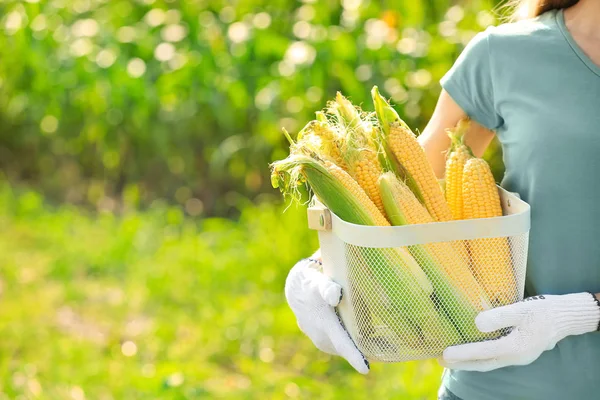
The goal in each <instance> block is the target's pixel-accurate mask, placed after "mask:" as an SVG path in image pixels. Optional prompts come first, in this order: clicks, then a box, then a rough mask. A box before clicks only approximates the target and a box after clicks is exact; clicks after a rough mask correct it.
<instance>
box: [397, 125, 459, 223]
mask: <svg viewBox="0 0 600 400" xmlns="http://www.w3.org/2000/svg"><path fill="white" fill-rule="evenodd" d="M388 145H389V147H390V149H391V151H392V153H393V154H394V156H395V157H396V159H397V160H398V162H399V163H400V164H401V165H402V167H403V168H404V169H405V170H406V172H407V173H408V175H409V176H410V179H412V181H413V182H414V184H415V185H416V189H417V190H418V192H419V193H418V195H419V196H420V197H421V198H422V200H423V202H424V204H425V207H427V210H428V211H429V213H430V214H431V216H432V217H433V219H434V220H435V221H450V220H452V213H451V212H450V207H448V203H446V199H445V198H444V194H443V193H442V189H441V188H440V185H439V183H438V181H437V178H436V176H435V173H434V172H433V168H432V167H431V164H429V161H428V160H427V156H426V155H425V152H424V151H423V148H422V147H421V145H420V144H419V142H417V138H416V137H415V135H414V133H413V132H412V131H410V130H409V129H407V128H406V127H405V126H402V125H400V124H392V125H391V126H390V133H389V135H388Z"/></svg>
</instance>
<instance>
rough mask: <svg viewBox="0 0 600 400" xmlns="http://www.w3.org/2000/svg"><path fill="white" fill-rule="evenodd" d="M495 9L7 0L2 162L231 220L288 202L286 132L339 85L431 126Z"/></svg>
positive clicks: (40, 181)
mask: <svg viewBox="0 0 600 400" xmlns="http://www.w3.org/2000/svg"><path fill="white" fill-rule="evenodd" d="M493 5H494V2H493V1H492V0H474V1H469V2H464V3H463V2H458V3H457V2H454V1H450V0H426V1H425V0H424V1H400V0H393V1H387V2H384V3H380V2H375V1H372V0H366V1H362V0H343V1H341V2H340V1H338V0H326V1H315V0H305V1H303V2H298V1H290V0H276V1H265V0H238V1H233V2H226V1H217V0H185V1H184V0H181V1H178V0H171V1H166V0H165V1H161V0H156V1H155V0H136V1H130V0H110V1H108V0H27V1H12V0H3V1H0V59H1V60H2V62H0V168H2V169H3V170H4V171H5V175H6V176H7V177H8V178H9V179H10V180H11V181H12V182H25V183H29V184H33V185H35V186H36V187H38V188H39V189H40V190H42V191H43V193H45V195H46V196H48V197H49V198H50V199H52V200H54V201H63V202H65V201H66V202H69V203H74V204H91V205H93V206H95V207H97V208H99V209H109V210H110V209H112V210H115V209H118V208H119V206H120V205H121V204H123V202H124V201H126V202H128V203H132V204H134V205H136V206H137V205H142V206H147V205H149V204H151V202H152V201H154V200H156V199H166V200H168V201H170V202H173V203H179V204H180V205H181V206H182V209H183V210H184V211H185V213H187V214H189V215H192V216H199V215H222V216H226V215H230V216H231V215H234V214H235V213H237V211H236V210H239V208H240V202H242V203H243V202H244V201H245V200H244V199H251V200H254V199H256V198H257V196H260V195H261V194H265V193H266V194H270V195H271V196H272V195H273V194H274V193H275V192H274V191H273V190H272V189H271V188H270V185H269V179H268V167H267V164H268V163H269V162H270V161H273V160H275V159H277V158H281V157H283V156H285V147H286V143H285V140H284V139H283V137H282V135H281V133H280V128H281V127H286V128H287V129H288V130H290V131H292V132H293V131H296V130H297V129H298V128H299V127H301V126H302V125H304V123H305V122H306V121H308V120H309V119H312V117H313V112H314V111H315V110H317V109H320V108H322V107H323V106H324V105H325V102H326V100H327V99H329V98H331V97H332V96H333V95H334V93H335V91H337V90H341V91H342V92H343V93H344V94H346V95H347V96H349V97H350V98H351V99H352V100H353V101H354V102H356V103H359V104H360V103H363V102H364V103H365V104H369V102H368V95H369V88H370V87H371V86H372V85H373V84H377V85H379V86H380V87H381V88H382V90H383V91H384V93H385V94H386V95H387V96H390V97H391V99H392V101H393V102H394V103H395V104H396V105H397V107H398V109H399V111H400V112H401V114H402V115H403V116H404V117H405V118H406V119H407V121H408V122H410V124H412V126H413V127H414V128H417V129H422V128H423V126H424V125H425V123H426V122H427V120H428V118H429V116H430V114H431V112H432V110H433V107H434V104H435V100H436V97H437V95H438V93H439V85H438V83H437V82H438V80H439V78H440V77H441V76H442V75H443V74H444V73H445V71H447V70H448V68H449V67H450V66H451V64H452V62H453V60H454V59H455V58H456V56H457V55H458V54H459V52H460V51H461V49H462V47H463V46H464V44H465V43H466V42H468V40H469V39H470V38H471V37H472V36H473V35H474V34H475V33H476V32H477V31H480V30H482V29H483V28H484V27H486V26H487V25H489V24H492V23H494V22H495V20H494V16H493V14H492V12H491V11H490V10H491V9H492V8H493ZM369 107H370V106H367V108H369ZM497 161H498V159H497V158H496V161H495V170H496V171H497V173H499V171H500V168H501V167H500V165H499V164H498V162H497ZM496 164H497V165H496ZM276 198H278V197H276ZM232 211H234V213H232Z"/></svg>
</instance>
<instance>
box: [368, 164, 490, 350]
mask: <svg viewBox="0 0 600 400" xmlns="http://www.w3.org/2000/svg"><path fill="white" fill-rule="evenodd" d="M379 188H380V190H381V195H382V198H383V204H384V206H385V209H386V211H387V215H388V218H389V220H390V221H391V222H392V224H393V225H407V224H426V223H432V222H434V220H433V218H432V217H431V215H429V213H428V212H427V210H426V209H425V208H424V207H423V206H422V205H421V204H420V203H419V201H418V199H417V198H416V197H415V195H414V194H413V193H412V191H411V190H410V188H408V186H407V185H406V184H404V183H403V182H402V181H401V180H399V179H398V178H397V177H396V176H395V175H394V174H393V173H392V172H386V173H384V174H383V175H382V176H381V178H380V179H379ZM408 248H409V250H410V252H411V253H412V254H413V256H414V257H415V259H417V260H418V261H420V265H421V266H422V268H423V270H424V271H425V273H426V274H427V276H428V277H429V279H430V280H431V282H432V284H433V286H434V291H435V294H436V296H437V298H438V299H439V300H440V303H441V305H442V307H444V309H445V310H446V312H447V313H448V315H449V317H450V318H451V319H452V320H453V322H454V323H455V324H456V327H457V329H458V330H459V331H460V332H461V333H462V334H463V336H464V337H465V338H469V339H473V338H474V337H479V336H481V335H480V333H479V331H478V330H477V328H476V326H475V316H476V315H477V313H478V312H479V311H481V310H484V309H487V308H489V307H490V304H489V302H488V300H487V298H486V294H485V292H484V291H483V289H482V288H481V286H480V285H479V283H478V282H477V280H476V279H475V278H474V277H473V275H472V273H471V271H470V270H469V267H468V265H467V264H466V263H465V262H464V259H463V258H462V257H461V255H460V254H459V253H457V252H456V251H455V248H454V247H453V246H452V244H451V243H447V242H440V243H429V244H424V245H413V246H408Z"/></svg>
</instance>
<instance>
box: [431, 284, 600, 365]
mask: <svg viewBox="0 0 600 400" xmlns="http://www.w3.org/2000/svg"><path fill="white" fill-rule="evenodd" d="M599 323H600V303H599V302H598V300H597V299H596V297H595V296H594V295H593V294H591V293H587V292H584V293H576V294H568V295H562V296H561V295H545V296H533V297H528V298H526V299H524V300H523V301H521V302H519V303H515V304H511V305H508V306H504V307H498V308H494V309H491V310H488V311H483V312H482V313H480V314H479V315H478V316H477V318H476V319H475V324H476V325H477V328H479V330H480V331H482V332H493V331H495V330H498V329H502V328H507V327H512V330H511V331H510V333H509V334H508V335H506V336H502V337H500V338H498V339H493V340H486V341H483V342H478V343H469V344H463V345H458V346H452V347H449V348H447V349H446V350H445V351H444V355H443V360H440V364H442V365H443V366H444V367H447V368H450V369H456V370H466V371H491V370H493V369H497V368H502V367H507V366H510V365H527V364H530V363H532V362H533V361H535V360H536V359H537V358H538V357H539V356H540V355H541V354H542V353H543V352H544V351H546V350H550V349H552V348H554V346H556V343H558V342H559V341H560V340H562V339H564V338H565V337H567V336H570V335H581V334H583V333H587V332H593V331H596V330H598V328H599Z"/></svg>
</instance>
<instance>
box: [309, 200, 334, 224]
mask: <svg viewBox="0 0 600 400" xmlns="http://www.w3.org/2000/svg"><path fill="white" fill-rule="evenodd" d="M308 228H309V229H313V230H316V231H330V230H331V212H330V211H329V210H328V209H327V208H326V207H325V206H324V205H322V204H319V203H317V204H313V205H312V206H310V207H308Z"/></svg>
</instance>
